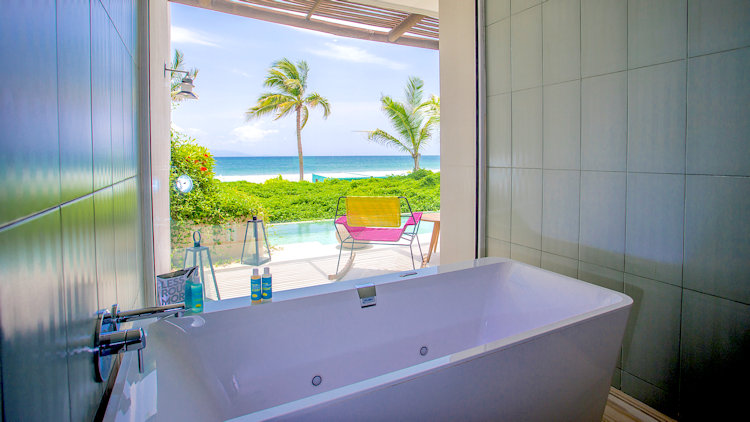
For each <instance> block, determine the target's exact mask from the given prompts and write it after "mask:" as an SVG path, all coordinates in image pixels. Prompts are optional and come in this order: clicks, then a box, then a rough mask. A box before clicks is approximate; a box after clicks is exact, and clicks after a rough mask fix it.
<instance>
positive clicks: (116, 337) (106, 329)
mask: <svg viewBox="0 0 750 422" xmlns="http://www.w3.org/2000/svg"><path fill="white" fill-rule="evenodd" d="M184 311H185V305H184V304H183V303H179V304H175V305H167V306H154V307H150V308H143V309H137V310H133V311H126V312H120V311H119V310H118V307H117V305H116V304H115V305H112V310H111V311H110V310H107V309H102V310H101V311H99V312H98V318H97V324H96V332H95V334H94V349H95V354H94V370H95V373H96V380H97V381H98V382H103V381H104V380H106V379H107V378H108V376H109V371H110V370H111V367H112V365H111V362H108V361H107V359H104V358H106V357H107V356H112V355H117V354H119V353H120V352H132V351H137V352H138V372H140V373H143V349H145V348H146V332H145V331H143V328H132V329H127V330H119V329H118V327H119V324H121V323H123V322H128V321H135V320H139V319H146V318H166V317H168V316H172V315H175V316H180V315H181V314H182V313H183V312H184Z"/></svg>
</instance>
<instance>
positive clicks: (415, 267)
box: [409, 242, 417, 270]
mask: <svg viewBox="0 0 750 422" xmlns="http://www.w3.org/2000/svg"><path fill="white" fill-rule="evenodd" d="M409 254H410V255H411V268H412V269H413V270H416V269H417V266H416V265H414V249H413V248H412V246H411V242H409Z"/></svg>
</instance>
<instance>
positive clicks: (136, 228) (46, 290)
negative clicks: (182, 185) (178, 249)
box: [0, 0, 143, 421]
mask: <svg viewBox="0 0 750 422" xmlns="http://www.w3.org/2000/svg"><path fill="white" fill-rule="evenodd" d="M136 3H137V2H136V1H135V0H132V1H121V0H118V1H107V0H101V1H100V0H91V1H89V0H75V1H74V0H70V1H57V2H55V1H51V0H48V1H35V2H26V1H12V2H4V3H3V12H2V13H1V14H0V57H2V62H3V65H2V66H0V81H2V88H0V96H1V98H2V110H1V111H2V112H0V128H2V130H1V131H0V139H2V149H1V150H0V175H1V176H2V186H1V187H0V269H1V270H0V271H2V275H0V338H1V339H2V343H1V345H0V354H1V356H2V359H1V360H0V368H1V371H2V383H1V385H2V388H0V396H2V418H0V419H3V420H8V421H16V420H73V421H81V420H91V419H93V416H94V414H95V412H96V409H97V406H98V405H99V402H100V400H101V395H102V392H103V388H104V384H100V383H96V382H94V370H93V365H92V355H91V353H90V350H89V348H90V347H91V346H92V344H93V333H94V321H95V318H94V316H95V313H96V311H97V310H98V309H100V308H105V307H109V306H110V305H111V304H113V303H115V302H117V303H120V304H121V306H123V307H124V308H133V307H137V306H140V304H141V302H142V296H143V295H142V294H141V282H140V277H141V276H140V274H141V269H140V265H141V264H140V259H139V256H140V252H139V250H140V248H141V246H140V242H141V239H140V234H139V233H140V222H139V212H138V190H137V186H138V185H137V178H138V158H137V152H138V146H137V136H136V134H137V128H138V126H137V121H136V109H135V107H136V101H135V100H136V94H137V89H136V88H137V87H136V81H137V78H136V69H137V63H136V60H137V57H138V56H137V52H136V21H137V20H136V7H137V5H136Z"/></svg>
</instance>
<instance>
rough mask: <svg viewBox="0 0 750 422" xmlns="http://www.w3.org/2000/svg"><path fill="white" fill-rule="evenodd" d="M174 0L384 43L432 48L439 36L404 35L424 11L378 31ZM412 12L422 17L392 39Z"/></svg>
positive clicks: (221, 0)
mask: <svg viewBox="0 0 750 422" xmlns="http://www.w3.org/2000/svg"><path fill="white" fill-rule="evenodd" d="M170 1H172V2H174V3H181V4H185V5H188V6H194V7H200V8H203V9H208V10H215V11H217V12H223V13H229V14H232V15H236V16H243V17H247V18H253V19H259V20H262V21H266V22H273V23H278V24H282V25H288V26H293V27H296V28H304V29H310V30H313V31H320V32H325V33H328V34H333V35H338V36H342V37H348V38H356V39H360V40H367V41H377V42H383V43H391V44H398V45H406V46H411V47H420V48H428V49H431V50H438V49H439V44H438V41H437V40H434V39H428V38H417V37H410V36H403V33H404V32H406V31H407V30H408V29H409V28H411V27H412V26H413V25H414V24H416V23H417V22H418V21H419V20H421V19H422V17H423V15H409V17H407V18H406V19H404V21H402V22H401V23H400V24H399V25H398V26H397V27H396V28H394V29H393V30H391V32H390V33H386V32H377V31H373V30H369V29H364V28H358V27H355V26H347V25H340V24H336V23H332V22H325V21H320V20H308V19H307V18H306V17H305V16H301V15H294V14H291V13H285V12H281V11H278V10H271V9H264V8H260V7H255V6H252V5H250V4H247V3H235V2H232V1H230V0H170ZM411 16H418V17H419V19H418V20H416V21H415V22H414V23H412V24H410V25H409V26H408V27H406V28H405V29H404V30H403V32H401V34H399V36H398V37H396V39H394V40H393V41H391V40H390V39H389V38H390V35H391V34H395V31H396V29H398V28H400V27H402V26H405V22H406V21H407V20H409V18H410V17H411Z"/></svg>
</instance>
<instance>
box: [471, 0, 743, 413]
mask: <svg viewBox="0 0 750 422" xmlns="http://www.w3.org/2000/svg"><path fill="white" fill-rule="evenodd" d="M485 5H486V51H485V54H486V63H487V66H486V72H487V92H486V100H487V133H488V135H487V140H486V142H487V150H488V192H487V202H488V205H487V227H486V240H487V247H488V254H489V255H492V256H505V257H511V258H513V259H517V260H520V261H524V262H527V263H530V264H532V265H536V266H540V267H542V268H546V269H549V270H552V271H556V272H559V273H562V274H566V275H569V276H572V277H577V278H580V279H582V280H586V281H589V282H592V283H595V284H598V285H601V286H605V287H608V288H611V289H615V290H618V291H621V292H625V293H626V294H628V295H629V296H631V297H632V298H633V299H634V300H635V304H634V306H633V309H632V313H631V318H630V322H629V325H628V329H627V332H626V335H625V340H624V343H623V349H622V356H621V359H620V362H619V363H618V369H617V370H616V371H615V374H614V376H613V380H612V384H613V385H614V386H615V387H618V388H621V389H622V390H623V391H625V392H626V393H628V394H630V395H632V396H634V397H636V398H637V399H639V400H642V401H644V402H645V403H647V404H649V405H652V406H654V407H655V408H657V409H659V410H661V411H662V412H664V413H666V414H668V415H671V416H678V417H679V418H680V419H686V420H690V419H700V418H701V417H703V416H706V415H704V414H703V413H704V412H711V414H712V415H713V416H714V417H716V416H719V415H721V414H722V413H723V412H731V411H735V410H738V408H739V406H741V403H742V399H741V398H740V391H741V389H740V388H738V386H739V385H744V383H745V382H746V380H747V378H748V376H750V364H749V363H748V359H747V357H748V356H750V328H748V327H750V218H748V216H750V177H748V176H750V118H748V113H749V112H750V72H749V71H748V67H749V66H750V2H748V1H746V0H722V1H714V0H690V1H686V0H658V1H657V0H630V1H626V0H549V1H539V0H537V1H534V0H525V1H523V0H511V1H508V0H505V1H501V0H486V3H485Z"/></svg>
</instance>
